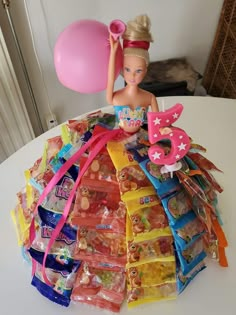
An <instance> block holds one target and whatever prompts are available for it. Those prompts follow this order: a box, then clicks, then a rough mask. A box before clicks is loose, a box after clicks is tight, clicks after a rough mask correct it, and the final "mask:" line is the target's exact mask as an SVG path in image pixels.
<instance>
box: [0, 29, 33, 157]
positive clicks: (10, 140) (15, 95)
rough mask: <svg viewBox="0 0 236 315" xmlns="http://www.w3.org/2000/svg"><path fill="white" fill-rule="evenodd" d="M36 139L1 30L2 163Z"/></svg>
mask: <svg viewBox="0 0 236 315" xmlns="http://www.w3.org/2000/svg"><path fill="white" fill-rule="evenodd" d="M34 137H35V136H34V132H33V129H32V126H31V122H30V120H29V116H28V113H27V110H26V107H25V103H24V100H23V97H22V94H21V91H20V88H19V85H18V82H17V78H16V75H15V72H14V69H13V66H12V63H11V59H10V56H9V54H8V51H7V47H6V44H5V40H4V37H3V34H2V31H1V28H0V163H1V162H2V161H3V160H5V159H6V158H7V157H9V156H10V155H11V154H13V153H14V152H15V151H17V150H18V149H20V148H21V147H22V146H23V145H25V144H26V143H28V142H29V141H30V140H32V139H33V138H34Z"/></svg>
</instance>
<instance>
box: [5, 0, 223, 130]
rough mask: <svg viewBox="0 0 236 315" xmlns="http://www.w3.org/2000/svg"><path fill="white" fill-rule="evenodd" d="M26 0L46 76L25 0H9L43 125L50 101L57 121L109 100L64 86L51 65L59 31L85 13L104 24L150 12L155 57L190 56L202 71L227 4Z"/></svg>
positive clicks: (194, 0) (173, 0)
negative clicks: (25, 6) (31, 35)
mask: <svg viewBox="0 0 236 315" xmlns="http://www.w3.org/2000/svg"><path fill="white" fill-rule="evenodd" d="M25 2H26V4H27V7H28V12H29V16H30V21H31V25H32V30H33V36H34V40H35V47H36V51H37V54H38V58H39V61H40V64H41V67H42V71H43V77H42V76H41V74H40V71H39V69H38V66H37V62H36V58H35V56H34V51H33V48H32V43H31V39H30V32H29V28H28V26H27V17H26V14H25V9H24V0H17V1H11V12H12V16H13V18H14V23H15V26H16V29H17V34H18V37H19V39H20V41H21V43H22V50H23V53H24V57H25V59H26V61H27V66H28V69H29V74H30V77H31V80H32V85H33V89H34V91H35V95H36V99H37V102H38V105H39V108H40V113H41V118H42V120H43V124H44V126H45V128H46V124H45V117H46V116H47V114H48V111H49V110H48V105H47V103H48V100H49V104H50V107H51V108H52V111H53V112H55V114H56V116H57V119H58V122H59V123H60V122H63V121H65V120H67V119H69V118H72V117H75V116H77V115H79V114H82V113H84V112H86V111H88V110H92V109H96V108H99V107H101V106H104V105H106V101H105V97H104V92H100V93H97V94H92V95H82V94H79V93H76V92H73V91H70V90H69V89H67V88H65V87H63V86H62V85H61V84H60V83H59V81H58V80H57V77H56V74H55V69H54V64H53V47H54V45H55V42H56V40H57V37H58V35H59V34H60V32H61V31H62V30H63V29H64V28H65V27H66V26H68V25H69V24H70V23H72V22H73V21H76V20H80V19H86V18H90V19H96V20H99V21H101V22H104V23H106V24H109V22H110V21H111V20H113V19H117V18H118V19H121V20H123V21H124V22H127V21H128V20H130V19H132V18H134V17H135V16H136V15H139V14H142V13H146V14H148V15H149V17H150V19H151V22H152V34H153V38H154V41H155V42H154V44H152V46H151V48H150V57H151V60H161V59H167V58H172V57H182V56H186V57H187V58H188V59H189V61H190V62H191V63H192V65H193V66H194V68H195V69H196V70H198V71H199V72H200V73H203V72H204V68H205V66H206V62H207V58H208V56H209V53H210V49H211V45H212V42H213V39H214V34H215V31H216V27H217V23H218V18H219V15H220V11H221V7H222V4H223V0H145V1H144V0H119V1H112V0H92V1H91V0H90V1H83V0H25ZM1 14H2V13H1ZM0 18H1V15H0ZM5 23H6V22H5ZM6 29H7V27H6V26H5V30H6ZM11 45H12V44H11ZM43 81H44V82H45V84H44V82H43ZM122 83H123V82H122V80H121V79H120V80H118V83H117V86H121V85H122ZM23 93H24V91H23ZM47 95H48V97H47Z"/></svg>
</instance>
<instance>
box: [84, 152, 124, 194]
mask: <svg viewBox="0 0 236 315" xmlns="http://www.w3.org/2000/svg"><path fill="white" fill-rule="evenodd" d="M86 161H87V157H82V158H81V162H80V165H81V167H83V166H84V164H85V162H86ZM82 183H83V185H85V186H88V187H91V188H96V190H99V189H100V190H102V191H109V192H110V191H111V190H115V191H118V190H119V185H118V182H117V178H116V169H115V167H114V165H113V163H112V160H111V158H110V156H109V154H108V152H107V150H106V149H104V151H103V153H99V154H98V155H97V156H96V158H95V159H94V160H93V161H92V163H91V165H90V166H89V167H88V169H87V170H86V172H85V173H84V175H83V179H82ZM111 188H112V189H111Z"/></svg>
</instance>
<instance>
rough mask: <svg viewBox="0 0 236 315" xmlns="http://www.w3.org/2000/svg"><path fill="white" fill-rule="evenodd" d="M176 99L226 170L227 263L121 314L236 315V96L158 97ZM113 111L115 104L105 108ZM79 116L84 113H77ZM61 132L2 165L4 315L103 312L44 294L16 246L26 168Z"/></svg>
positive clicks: (0, 307) (191, 129) (188, 126)
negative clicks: (167, 296) (170, 296)
mask: <svg viewBox="0 0 236 315" xmlns="http://www.w3.org/2000/svg"><path fill="white" fill-rule="evenodd" d="M163 101H164V105H165V108H169V107H170V106H172V105H174V104H176V103H182V104H183V105H184V111H183V113H182V116H181V118H180V119H179V120H178V123H176V124H175V125H176V126H179V127H181V128H183V129H184V130H185V131H186V132H187V133H188V135H189V136H191V137H192V138H193V139H194V140H195V142H196V143H200V144H201V145H203V146H205V147H206V148H207V153H206V154H205V156H206V157H207V158H209V159H210V160H211V161H213V162H214V163H215V164H216V165H217V166H218V167H219V168H220V169H221V170H222V171H223V172H224V173H223V174H221V173H215V174H214V175H215V177H216V178H217V180H218V181H219V182H220V184H221V185H222V186H223V188H224V192H223V193H222V194H220V195H219V208H220V211H221V214H222V219H223V222H224V226H223V228H224V231H225V233H226V236H227V238H228V242H229V247H228V248H227V257H228V261H229V267H228V268H222V267H220V266H219V265H218V264H217V263H215V262H212V261H210V262H209V263H208V268H206V269H205V270H204V271H203V272H201V273H200V274H199V275H198V276H197V277H196V278H195V279H194V280H193V281H192V282H191V284H190V285H189V286H188V287H187V288H186V290H185V291H184V292H183V293H182V294H181V295H180V296H178V298H177V300H174V301H167V302H164V301H161V302H156V303H150V304H145V305H142V306H139V307H136V308H134V309H132V310H128V309H127V306H126V305H124V306H123V307H122V310H121V314H136V315H141V314H143V313H146V314H149V315H152V314H153V315H154V314H155V315H156V314H164V315H183V314H190V315H199V314H214V315H222V314H226V315H233V314H235V312H236V294H235V292H236V232H235V231H236V228H235V224H236V208H235V207H236V189H235V187H236V184H235V181H236V147H235V137H236V124H235V119H236V100H229V99H221V98H213V97H188V96H187V97H164V98H158V102H159V106H160V109H161V108H162V104H163ZM102 110H103V111H105V112H108V111H109V112H111V110H112V107H111V106H108V107H104V108H102ZM78 118H79V117H78ZM59 134H60V127H59V126H58V127H56V128H54V129H51V130H49V131H48V132H46V133H44V134H43V135H41V136H39V137H38V138H36V139H34V140H33V141H32V142H30V143H28V144H27V145H25V146H24V147H23V148H21V149H20V150H19V151H18V152H16V153H14V154H13V155H12V156H11V157H9V158H8V159H7V160H6V161H4V162H3V163H2V164H1V165H0V178H1V180H0V200H1V211H0V222H1V228H0V235H1V240H2V241H1V243H0V248H1V260H0V268H1V273H0V274H1V278H0V279H1V286H0V300H1V303H0V313H1V314H2V315H8V314H9V315H13V314H17V315H26V314H27V315H28V314H33V315H42V314H45V315H54V314H57V315H61V314H68V315H72V314H73V315H75V314H83V315H88V314H94V315H96V314H97V315H98V314H101V315H102V314H104V310H99V309H97V308H94V307H90V306H87V305H82V304H78V305H73V304H71V305H70V307H69V308H64V307H61V306H59V305H57V304H54V303H52V302H50V301H49V300H47V299H46V298H44V297H42V296H41V295H40V294H39V293H38V291H37V290H36V289H35V288H34V287H33V286H31V284H30V282H31V274H30V273H31V269H30V267H29V266H28V265H27V263H25V262H24V261H23V259H22V256H21V252H20V248H19V247H18V246H17V238H16V232H15V228H14V225H13V222H12V220H11V217H10V211H11V209H13V208H14V207H15V205H16V202H17V199H16V193H17V192H18V191H20V189H21V188H22V187H23V186H24V185H25V181H24V170H26V169H27V168H29V167H30V166H32V165H33V163H34V162H35V161H36V160H37V158H39V157H40V156H41V155H42V152H43V147H44V142H45V140H46V139H48V138H52V137H54V136H56V135H59Z"/></svg>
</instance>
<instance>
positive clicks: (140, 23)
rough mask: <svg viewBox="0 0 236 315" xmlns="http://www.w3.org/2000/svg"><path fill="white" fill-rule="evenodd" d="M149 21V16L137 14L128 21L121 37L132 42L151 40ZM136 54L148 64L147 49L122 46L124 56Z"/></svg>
mask: <svg viewBox="0 0 236 315" xmlns="http://www.w3.org/2000/svg"><path fill="white" fill-rule="evenodd" d="M150 28H151V21H150V19H149V17H148V16H147V15H146V14H144V15H139V16H137V17H136V18H135V19H134V20H132V21H129V22H128V23H127V25H126V31H125V33H124V34H123V36H122V37H123V39H124V40H128V41H134V42H138V41H140V42H147V43H148V44H149V43H150V42H153V39H152V34H151V32H150ZM148 46H149V45H148ZM127 55H128V56H137V57H141V58H143V59H144V60H145V61H146V64H147V65H148V64H149V53H148V49H143V48H136V47H127V48H124V56H127Z"/></svg>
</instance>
